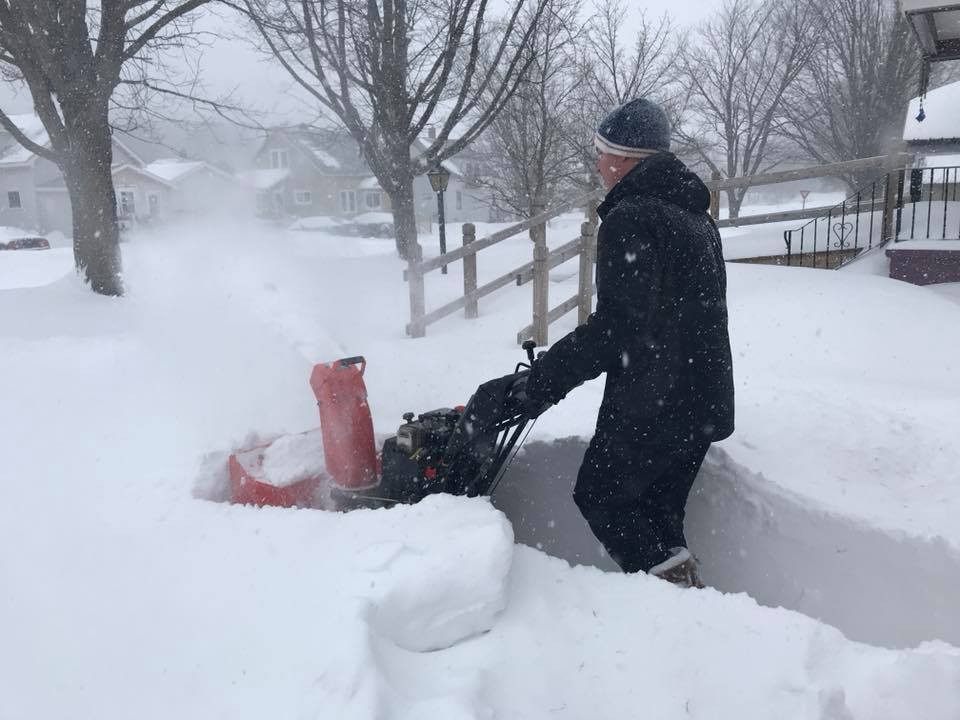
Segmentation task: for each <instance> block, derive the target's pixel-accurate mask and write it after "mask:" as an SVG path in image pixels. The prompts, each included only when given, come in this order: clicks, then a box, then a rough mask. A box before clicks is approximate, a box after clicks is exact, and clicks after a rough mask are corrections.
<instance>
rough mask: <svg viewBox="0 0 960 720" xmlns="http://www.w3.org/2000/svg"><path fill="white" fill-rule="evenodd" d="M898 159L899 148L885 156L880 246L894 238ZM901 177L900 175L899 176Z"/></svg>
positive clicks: (898, 181)
mask: <svg viewBox="0 0 960 720" xmlns="http://www.w3.org/2000/svg"><path fill="white" fill-rule="evenodd" d="M899 159H900V153H899V148H897V149H896V150H893V151H891V152H890V154H889V155H888V156H887V162H886V163H885V165H886V171H887V177H886V189H885V191H884V193H883V224H882V225H881V230H880V244H881V245H882V244H884V243H886V242H888V241H890V240H893V239H894V238H895V237H896V232H895V230H894V213H895V212H896V210H897V186H898V185H899V183H900V180H899V179H898V178H897V175H900V173H899V172H898V170H897V165H898V164H899V162H898V160H899ZM901 177H902V175H901Z"/></svg>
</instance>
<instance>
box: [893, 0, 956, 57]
mask: <svg viewBox="0 0 960 720" xmlns="http://www.w3.org/2000/svg"><path fill="white" fill-rule="evenodd" d="M901 5H902V7H903V12H904V14H905V15H906V18H907V21H908V22H909V23H910V26H911V27H912V28H913V32H914V35H916V37H917V41H918V42H919V43H920V48H921V49H922V50H923V55H924V57H925V58H926V59H927V60H929V61H931V62H942V61H945V60H960V2H956V1H953V2H950V1H945V0H901Z"/></svg>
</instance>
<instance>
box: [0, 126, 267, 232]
mask: <svg viewBox="0 0 960 720" xmlns="http://www.w3.org/2000/svg"><path fill="white" fill-rule="evenodd" d="M11 120H13V122H14V123H15V124H16V125H17V127H19V128H20V129H21V130H22V131H23V132H24V134H25V135H27V137H29V138H30V139H31V140H33V141H34V142H35V143H37V144H39V145H43V146H49V144H50V142H49V138H48V137H47V133H46V131H45V130H44V128H43V123H41V122H40V119H39V118H38V117H37V116H35V115H32V114H24V115H13V116H11ZM111 172H112V175H113V184H114V189H115V191H116V196H117V214H118V216H119V218H120V220H121V221H122V222H125V223H128V224H129V223H136V222H151V221H156V220H158V219H161V218H165V217H172V216H174V215H178V214H183V213H196V212H200V211H211V210H215V209H218V208H220V207H223V206H224V205H225V203H227V202H229V203H231V204H232V205H233V206H236V207H241V206H242V204H243V201H244V198H245V197H246V198H249V195H250V193H249V191H248V190H247V189H246V188H245V187H244V186H243V185H241V184H240V183H239V182H238V181H237V180H235V179H234V178H232V177H231V176H229V175H228V174H227V173H224V172H223V171H221V170H218V169H217V168H214V167H212V166H210V165H208V164H207V163H205V162H200V161H186V160H180V159H173V160H170V159H168V160H158V161H154V162H152V163H147V162H145V160H144V159H143V158H142V157H141V156H140V155H139V154H137V153H135V152H134V151H133V150H132V149H130V147H129V146H128V145H126V144H125V143H123V142H121V141H120V140H118V139H117V138H116V137H114V138H113V164H112V168H111ZM0 225H8V226H14V227H20V228H24V229H30V230H38V231H42V232H51V231H59V232H62V233H65V234H68V235H69V234H70V233H71V232H72V227H73V219H72V212H71V207H70V196H69V193H68V192H67V187H66V184H65V182H64V179H63V174H62V173H61V172H60V168H59V167H57V165H56V164H55V163H53V162H51V161H49V160H47V159H45V158H41V157H38V156H37V155H35V154H34V153H32V152H31V151H29V150H27V149H26V148H24V147H22V146H21V145H20V144H19V143H17V142H16V140H14V138H13V136H12V135H10V134H9V133H7V132H2V131H0Z"/></svg>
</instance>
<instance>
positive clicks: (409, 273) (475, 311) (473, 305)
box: [403, 190, 603, 345]
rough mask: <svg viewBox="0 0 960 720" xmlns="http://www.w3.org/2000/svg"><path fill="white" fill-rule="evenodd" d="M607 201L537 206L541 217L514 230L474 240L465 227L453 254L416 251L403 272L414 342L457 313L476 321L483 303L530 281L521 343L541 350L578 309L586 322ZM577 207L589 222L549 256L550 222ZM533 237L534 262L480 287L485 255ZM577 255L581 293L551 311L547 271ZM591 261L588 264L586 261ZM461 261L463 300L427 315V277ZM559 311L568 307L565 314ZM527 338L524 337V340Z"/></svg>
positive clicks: (590, 196)
mask: <svg viewBox="0 0 960 720" xmlns="http://www.w3.org/2000/svg"><path fill="white" fill-rule="evenodd" d="M602 197H603V191H602V190H593V191H591V192H589V193H586V194H584V195H581V196H579V197H575V198H572V199H570V200H568V201H565V202H563V203H560V204H559V205H556V206H554V207H552V208H550V209H549V210H548V209H546V208H545V207H543V204H542V203H537V204H535V205H534V208H535V209H536V208H538V207H539V208H540V210H539V212H535V213H534V215H533V216H532V217H530V218H528V219H527V220H524V221H522V222H519V223H516V224H514V225H511V226H510V227H507V228H504V229H503V230H499V231H497V232H495V233H492V234H490V235H488V236H486V237H483V238H480V239H477V238H476V226H475V225H474V224H473V223H465V224H464V225H463V245H462V246H461V247H460V248H457V249H456V250H453V251H452V252H448V253H445V254H443V255H441V256H438V257H435V258H430V259H429V260H423V259H422V256H421V253H422V250H421V249H420V247H419V246H417V248H416V250H415V251H414V253H413V255H412V257H411V259H410V261H409V262H408V265H407V268H406V269H405V270H404V274H403V275H404V279H405V280H406V281H407V282H408V284H409V291H410V322H409V323H408V324H407V327H406V332H407V334H408V335H410V336H412V337H422V336H423V335H425V334H426V329H427V327H428V326H429V325H431V324H433V323H435V322H437V321H438V320H440V319H442V318H444V317H447V316H449V315H452V314H453V313H455V312H457V311H458V310H463V311H464V316H465V317H467V318H476V317H477V316H478V315H479V300H480V299H481V298H484V297H486V296H488V295H490V294H491V293H494V292H496V291H498V290H500V289H502V288H504V287H507V286H509V285H523V284H525V283H528V282H532V283H533V285H534V291H533V312H532V317H533V323H532V324H531V325H530V326H528V327H527V328H524V329H523V330H521V331H520V333H519V334H518V338H519V339H518V342H523V341H524V340H526V339H529V338H531V337H532V338H533V339H534V340H535V341H536V342H537V344H538V345H546V344H547V342H548V327H549V325H550V323H551V322H554V321H556V320H557V319H559V318H560V317H562V316H563V315H565V314H566V313H568V312H570V311H571V310H573V309H574V308H579V309H580V319H581V320H585V319H586V316H587V315H589V313H590V308H591V306H592V296H593V292H594V287H593V263H594V262H595V260H592V258H595V256H596V250H595V247H594V246H595V244H596V225H597V221H596V205H597V203H598V201H599V200H600V199H601V198H602ZM576 208H585V209H586V215H587V222H585V223H583V224H582V225H581V229H580V230H581V233H580V237H578V238H575V239H574V240H571V241H569V242H567V243H565V244H564V245H562V246H560V247H558V248H556V249H555V250H553V251H550V250H549V248H547V232H546V225H547V222H548V221H550V220H552V219H553V218H556V217H558V216H559V215H562V214H564V213H567V212H570V211H571V210H574V209H576ZM524 232H529V234H530V239H531V240H532V241H533V252H532V255H533V259H532V260H531V261H530V262H527V263H524V264H523V265H520V266H519V267H516V268H513V269H512V270H510V271H508V272H506V273H504V274H503V275H500V276H499V277H497V278H494V279H493V280H491V281H489V282H487V283H485V284H483V285H480V286H478V285H477V256H478V254H479V253H480V251H481V250H485V249H486V248H489V247H493V246H494V245H496V244H498V243H501V242H503V241H504V240H507V239H508V238H512V237H516V236H517V235H520V234H521V233H524ZM577 256H579V257H580V258H581V262H580V268H579V273H580V275H581V277H580V281H579V285H578V292H577V295H575V296H574V297H573V298H571V299H569V300H566V301H564V303H562V304H561V305H559V306H557V307H555V308H553V309H550V308H549V307H548V303H549V272H550V270H551V269H553V268H555V267H557V266H558V265H560V264H562V263H564V262H567V261H569V260H572V259H573V258H575V257H577ZM587 258H591V260H590V262H586V261H585V259H587ZM459 261H462V262H463V295H462V296H460V297H458V298H456V299H454V300H451V301H450V302H448V303H445V304H444V305H441V306H440V307H438V308H435V309H433V310H430V311H429V312H428V311H427V310H426V297H425V295H426V291H425V283H424V277H425V276H426V275H427V274H428V273H431V272H433V271H434V270H437V269H439V268H441V267H443V266H444V265H451V264H453V263H455V262H459ZM561 308H564V309H563V310H562V311H561ZM521 335H523V336H524V337H520V336H521Z"/></svg>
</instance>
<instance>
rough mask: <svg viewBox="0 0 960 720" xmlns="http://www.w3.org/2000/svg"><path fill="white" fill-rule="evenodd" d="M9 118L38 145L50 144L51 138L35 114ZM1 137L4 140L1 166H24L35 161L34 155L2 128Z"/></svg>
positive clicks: (10, 116) (0, 152) (0, 151)
mask: <svg viewBox="0 0 960 720" xmlns="http://www.w3.org/2000/svg"><path fill="white" fill-rule="evenodd" d="M8 117H9V118H10V120H11V122H13V124H14V125H16V126H17V127H18V128H19V129H20V131H21V132H22V133H23V134H24V135H26V136H27V137H28V138H29V139H30V140H32V141H33V142H35V143H36V144H37V145H43V146H46V145H47V144H49V142H50V138H49V137H48V136H47V131H46V129H45V128H44V127H43V122H42V121H41V120H40V118H39V117H37V116H36V115H34V114H33V113H23V114H21V115H9V116H8ZM0 136H2V138H3V143H2V150H0V165H23V164H24V163H28V162H30V161H31V160H32V159H33V157H34V155H33V153H32V152H31V151H30V150H27V149H26V148H25V147H23V146H22V145H21V144H20V143H18V142H17V141H16V140H15V139H14V138H13V135H11V134H10V133H8V132H7V131H6V130H5V129H4V128H3V127H2V126H0Z"/></svg>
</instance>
